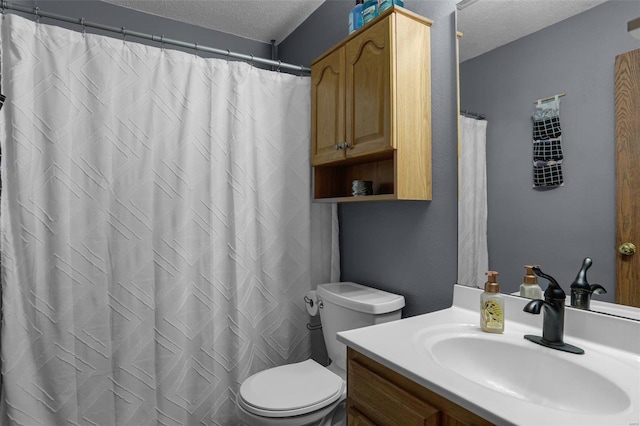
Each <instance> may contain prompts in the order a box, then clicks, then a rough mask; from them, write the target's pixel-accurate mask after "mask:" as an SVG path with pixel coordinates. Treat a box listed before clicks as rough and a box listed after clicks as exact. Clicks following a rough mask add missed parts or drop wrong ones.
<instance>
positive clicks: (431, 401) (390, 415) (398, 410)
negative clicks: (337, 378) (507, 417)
mask: <svg viewBox="0 0 640 426" xmlns="http://www.w3.org/2000/svg"><path fill="white" fill-rule="evenodd" d="M347 418H348V425H349V426H356V425H367V426H369V425H378V426H399V425H402V426H413V425H421V426H424V425H433V426H466V425H491V424H492V423H490V422H488V421H486V420H485V419H483V418H482V417H479V416H477V415H475V414H473V413H472V412H470V411H468V410H467V409H465V408H462V407H460V406H459V405H457V404H455V403H453V402H451V401H449V400H448V399H446V398H444V397H443V396H441V395H439V394H437V393H435V392H433V391H431V390H429V389H427V388H425V387H423V386H421V385H419V384H418V383H416V382H414V381H412V380H410V379H408V378H406V377H405V376H403V375H401V374H399V373H396V372H395V371H393V370H391V369H389V368H388V367H385V366H384V365H382V364H379V363H378V362H376V361H374V360H372V359H371V358H368V357H367V356H365V355H363V354H361V353H359V352H357V351H356V350H354V349H352V348H349V347H347Z"/></svg>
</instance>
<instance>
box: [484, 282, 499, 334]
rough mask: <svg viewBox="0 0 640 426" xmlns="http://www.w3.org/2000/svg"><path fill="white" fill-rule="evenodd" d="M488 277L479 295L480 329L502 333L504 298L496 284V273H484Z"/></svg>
mask: <svg viewBox="0 0 640 426" xmlns="http://www.w3.org/2000/svg"><path fill="white" fill-rule="evenodd" d="M486 275H487V277H488V279H487V282H486V283H485V284H484V292H483V293H482V294H481V295H480V327H481V328H482V330H484V331H486V332H488V333H503V332H504V297H502V294H500V284H498V283H497V282H496V277H497V276H498V275H499V274H498V273H497V272H496V271H488V272H486Z"/></svg>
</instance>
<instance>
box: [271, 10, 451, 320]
mask: <svg viewBox="0 0 640 426" xmlns="http://www.w3.org/2000/svg"><path fill="white" fill-rule="evenodd" d="M455 3H456V1H455V0H446V1H445V0H439V1H428V2H425V1H411V0H408V1H405V6H406V7H407V9H409V10H411V11H414V12H416V13H418V14H420V15H423V16H425V17H427V18H429V19H432V20H433V21H434V24H433V26H432V28H431V61H432V80H431V81H432V123H433V125H432V136H433V200H432V201H430V202H406V201H403V202H400V201H398V202H375V203H353V204H342V205H340V208H339V213H340V253H341V259H342V261H341V266H342V280H343V281H355V282H359V283H362V284H365V285H370V286H373V287H377V288H380V289H383V290H388V291H392V292H396V293H399V294H402V295H404V296H405V298H406V307H405V309H404V312H403V313H404V316H412V315H416V314H421V313H425V312H430V311H434V310H438V309H442V308H446V307H448V306H450V305H451V301H452V294H453V284H454V283H455V282H456V273H457V242H456V241H457V213H456V212H457V166H456V164H457V112H456V108H457V105H456V57H455V33H456V26H455ZM354 4H355V2H354V1H350V0H348V1H337V0H329V1H327V2H326V3H325V4H323V5H322V6H320V8H319V9H318V10H317V11H316V12H315V13H314V14H313V15H312V16H310V17H309V19H308V20H307V21H305V22H304V23H303V25H301V26H300V27H298V29H297V30H296V31H295V32H294V33H293V34H292V35H291V36H289V37H288V38H287V39H286V40H284V41H283V42H282V43H281V44H280V45H279V53H280V57H281V59H282V60H283V61H286V62H293V63H305V64H309V63H310V62H311V61H312V60H313V59H315V58H316V57H318V56H320V55H321V54H322V53H323V52H324V51H325V50H327V49H329V48H330V47H331V46H333V45H334V44H336V43H338V42H339V41H340V40H341V39H343V38H344V37H346V36H347V35H348V30H347V22H348V21H347V13H348V11H349V10H350V9H351V8H352V7H353V5H354Z"/></svg>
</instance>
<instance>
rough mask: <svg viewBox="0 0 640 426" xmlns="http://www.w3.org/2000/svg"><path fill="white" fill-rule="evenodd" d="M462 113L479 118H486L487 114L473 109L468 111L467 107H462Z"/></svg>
mask: <svg viewBox="0 0 640 426" xmlns="http://www.w3.org/2000/svg"><path fill="white" fill-rule="evenodd" d="M460 114H462V115H464V116H467V117H469V118H476V119H478V120H486V119H487V116H486V115H484V114H480V113H478V112H473V111H467V110H465V109H461V110H460Z"/></svg>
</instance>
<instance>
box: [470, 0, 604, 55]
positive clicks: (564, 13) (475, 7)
mask: <svg viewBox="0 0 640 426" xmlns="http://www.w3.org/2000/svg"><path fill="white" fill-rule="evenodd" d="M605 1H606V0H466V1H463V2H462V3H461V4H460V6H462V7H463V8H462V9H461V10H459V11H458V30H459V31H460V32H462V34H463V37H462V39H460V62H463V61H465V60H467V59H471V58H473V57H475V56H478V55H481V54H483V53H486V52H488V51H490V50H493V49H495V48H496V47H500V46H503V45H505V44H507V43H510V42H512V41H514V40H517V39H519V38H522V37H524V36H526V35H529V34H532V33H534V32H536V31H539V30H541V29H543V28H546V27H548V26H550V25H553V24H555V23H557V22H560V21H562V20H564V19H567V18H570V17H571V16H573V15H577V14H578V13H581V12H584V11H585V10H587V9H590V8H592V7H594V6H597V5H599V4H602V3H604V2H605ZM460 6H459V7H460Z"/></svg>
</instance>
